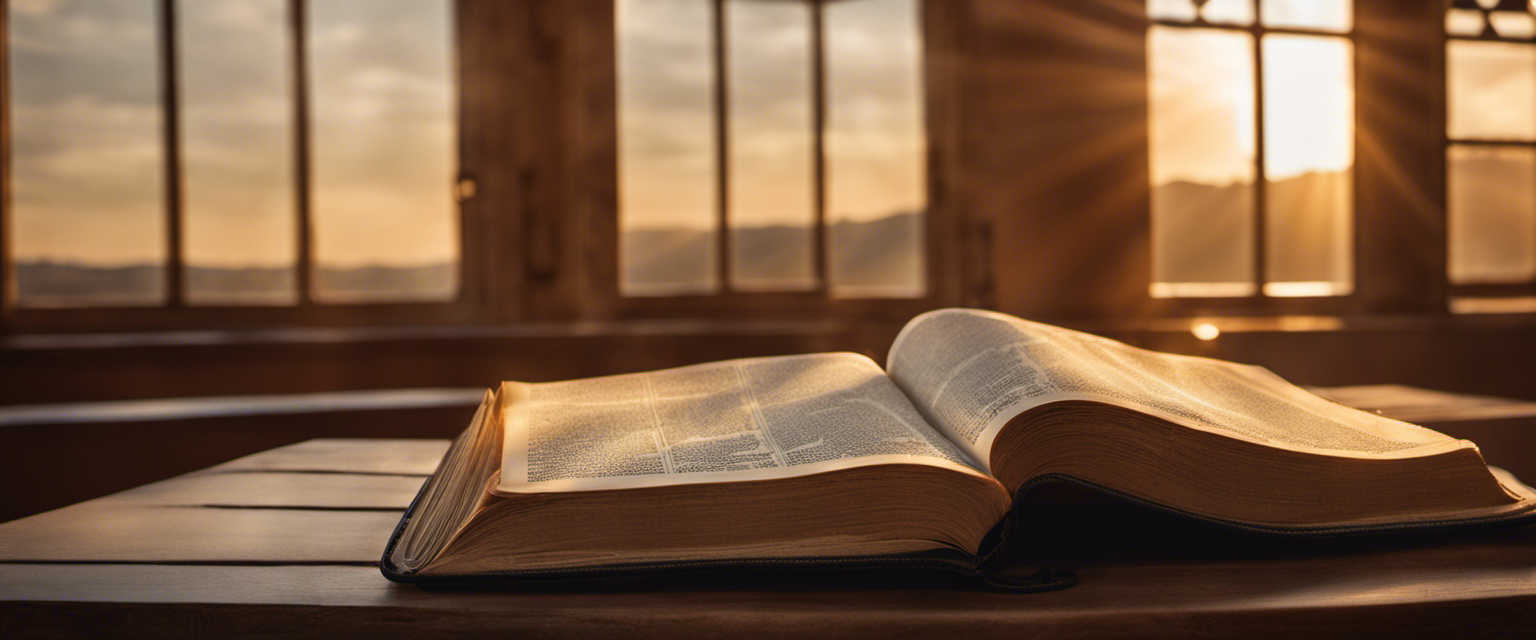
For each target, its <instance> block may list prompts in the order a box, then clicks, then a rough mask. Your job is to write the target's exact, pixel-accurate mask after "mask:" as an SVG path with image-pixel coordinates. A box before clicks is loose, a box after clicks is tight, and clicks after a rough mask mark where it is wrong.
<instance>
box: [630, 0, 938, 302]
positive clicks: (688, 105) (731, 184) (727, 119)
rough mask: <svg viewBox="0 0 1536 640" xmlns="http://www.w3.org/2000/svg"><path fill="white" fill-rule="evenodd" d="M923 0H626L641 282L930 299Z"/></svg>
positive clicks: (635, 241) (634, 245) (655, 291)
mask: <svg viewBox="0 0 1536 640" xmlns="http://www.w3.org/2000/svg"><path fill="white" fill-rule="evenodd" d="M920 8H921V6H920V3H919V2H917V1H916V0H838V1H830V0H829V1H819V0H804V1H801V2H774V1H763V0H619V2H618V3H617V14H618V15H617V32H618V51H617V57H618V93H619V95H618V107H617V108H618V121H619V122H618V126H619V152H618V153H619V216H620V232H621V238H620V271H621V273H620V282H619V287H620V290H621V292H622V293H623V294H624V295H627V296H680V295H681V296H710V295H713V296H720V295H725V294H743V293H769V292H774V293H784V292H790V293H795V292H800V293H809V294H812V295H829V296H831V297H834V298H836V297H920V296H922V295H924V294H925V293H926V292H927V284H926V282H925V273H926V269H925V260H926V257H927V256H926V255H925V254H926V252H925V250H924V247H925V246H926V239H925V234H924V229H925V224H926V223H925V217H926V210H927V208H928V196H927V175H926V173H927V172H926V166H925V165H926V141H925V136H924V124H923V123H924V115H923V98H922V96H923V91H924V83H923V77H922V71H921V69H922V51H921V42H920V38H919V34H920V32H921V21H920V15H919V13H920V12H919V10H920Z"/></svg>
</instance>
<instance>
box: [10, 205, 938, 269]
mask: <svg viewBox="0 0 1536 640" xmlns="http://www.w3.org/2000/svg"><path fill="white" fill-rule="evenodd" d="M926 213H927V212H926V211H900V212H896V213H890V214H886V215H883V216H880V217H876V218H869V219H860V220H848V219H844V220H835V221H832V222H829V225H828V226H838V225H862V224H875V223H878V222H882V221H885V220H890V219H892V218H899V217H902V216H922V215H926ZM800 228H803V227H802V226H799V225H787V224H769V225H743V226H737V227H734V229H737V230H741V229H800ZM714 231H715V228H714V227H713V226H710V227H697V226H692V225H672V226H655V227H636V228H629V229H625V230H624V231H623V232H622V233H623V234H626V235H627V234H632V233H633V234H639V233H677V232H687V233H714ZM12 262H13V263H14V264H15V265H17V266H21V265H41V264H54V265H60V266H77V267H84V268H91V269H134V268H154V269H159V268H164V266H165V262H164V261H152V262H143V261H141V262H85V261H81V260H78V259H74V258H69V259H59V258H55V257H52V256H31V257H13V258H12ZM457 263H458V258H457V257H454V258H450V259H448V260H440V261H434V262H404V263H387V262H368V263H354V264H336V263H329V264H327V263H318V264H316V267H317V268H319V269H333V270H359V269H417V268H425V267H433V266H441V265H454V264H457ZM295 266H297V265H296V264H294V263H292V262H289V263H283V264H250V263H245V264H219V263H208V262H201V263H194V262H187V263H185V264H184V267H183V268H186V269H219V270H228V271H241V270H283V269H293V268H294V267H295Z"/></svg>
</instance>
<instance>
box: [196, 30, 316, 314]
mask: <svg viewBox="0 0 1536 640" xmlns="http://www.w3.org/2000/svg"><path fill="white" fill-rule="evenodd" d="M286 4H287V3H286V2H285V0H216V1H210V0H180V1H179V2H177V3H176V9H177V12H178V13H177V18H178V20H177V23H178V27H179V30H180V33H179V34H178V38H179V41H178V45H179V53H180V65H181V66H180V69H181V82H180V84H181V86H180V89H181V96H180V100H181V144H182V151H181V153H182V156H181V157H182V176H181V180H182V215H183V221H184V226H183V228H184V233H185V236H184V241H185V252H186V253H185V255H186V261H187V270H186V293H187V299H188V301H190V302H193V303H237V304H238V303H267V304H284V303H292V302H294V301H295V299H296V296H297V289H296V288H295V286H294V285H295V278H294V271H293V265H294V262H295V255H296V253H297V248H296V237H295V234H296V232H297V230H296V226H297V217H296V214H295V212H294V192H293V120H292V113H293V102H292V100H293V98H292V92H291V91H290V89H289V88H290V86H291V82H292V77H291V76H290V75H289V71H288V69H289V66H290V64H289V61H290V59H291V58H290V55H291V54H290V51H289V40H288V30H287V28H286V21H287V14H286V12H285V11H284V6H285V5H286Z"/></svg>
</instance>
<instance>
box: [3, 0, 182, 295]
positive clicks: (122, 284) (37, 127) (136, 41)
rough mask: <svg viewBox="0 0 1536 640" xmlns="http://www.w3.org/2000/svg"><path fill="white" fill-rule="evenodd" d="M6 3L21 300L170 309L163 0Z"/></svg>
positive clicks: (15, 248) (14, 224)
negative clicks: (160, 46) (159, 2)
mask: <svg viewBox="0 0 1536 640" xmlns="http://www.w3.org/2000/svg"><path fill="white" fill-rule="evenodd" d="M6 6H7V7H8V11H9V13H8V24H9V29H8V33H7V34H6V36H7V42H6V44H7V45H8V46H9V48H10V49H9V53H10V83H11V86H10V91H11V105H10V106H11V109H10V117H11V122H10V124H11V128H10V131H11V135H12V136H13V137H12V140H11V143H12V145H13V146H12V150H13V151H12V153H13V156H12V158H11V160H12V162H11V166H10V167H9V168H8V170H9V171H10V172H11V176H10V177H11V180H12V183H11V184H12V186H13V188H14V190H13V195H12V197H13V199H12V201H11V207H12V208H11V224H12V230H13V231H14V236H13V239H12V240H11V242H13V244H12V245H11V248H12V254H13V256H14V259H15V261H16V280H17V285H18V287H17V288H18V291H17V302H18V304H20V305H23V306H54V305H119V304H129V305H139V304H157V303H160V302H162V301H163V299H164V296H165V291H164V272H163V269H164V263H165V255H166V245H165V222H166V218H165V201H164V196H163V194H164V188H165V184H164V176H163V167H164V156H163V151H162V149H163V141H162V138H161V118H162V113H161V110H160V95H159V92H160V84H159V72H158V66H159V61H158V54H157V42H156V35H157V32H156V27H157V20H158V17H157V14H156V12H155V3H154V2H152V1H151V0H124V1H121V2H99V1H98V0H60V1H59V2H11V3H8V4H6Z"/></svg>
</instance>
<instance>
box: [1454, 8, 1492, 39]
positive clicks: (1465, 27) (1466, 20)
mask: <svg viewBox="0 0 1536 640" xmlns="http://www.w3.org/2000/svg"><path fill="white" fill-rule="evenodd" d="M1487 26H1488V25H1487V23H1486V22H1484V20H1483V12H1481V11H1478V10H1476V9H1449V10H1447V11H1446V12H1445V32H1446V33H1449V34H1451V35H1453V36H1477V35H1481V34H1482V33H1483V29H1484V28H1485V27H1487Z"/></svg>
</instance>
